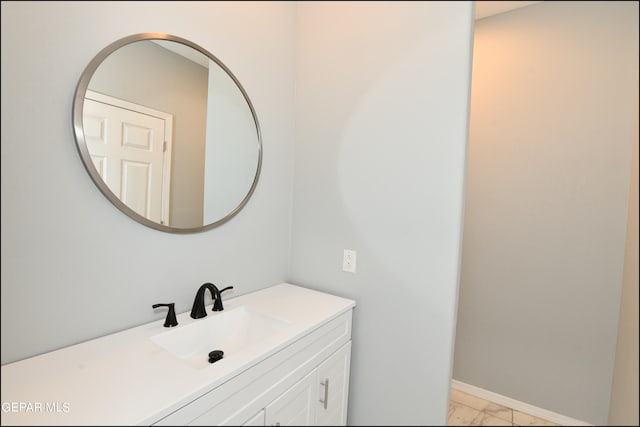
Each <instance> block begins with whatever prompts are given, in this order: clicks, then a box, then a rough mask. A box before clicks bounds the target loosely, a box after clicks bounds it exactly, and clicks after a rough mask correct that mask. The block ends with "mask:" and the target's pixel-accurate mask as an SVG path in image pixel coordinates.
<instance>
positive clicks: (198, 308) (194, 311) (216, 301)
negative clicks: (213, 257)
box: [191, 283, 233, 319]
mask: <svg viewBox="0 0 640 427" xmlns="http://www.w3.org/2000/svg"><path fill="white" fill-rule="evenodd" d="M207 289H209V291H210V292H211V298H212V299H213V310H212V311H222V310H224V308H223V307H222V298H221V296H220V294H221V293H222V292H224V291H226V290H228V289H233V286H227V287H226V288H224V289H222V290H218V288H217V287H216V285H214V284H213V283H205V284H203V285H202V286H200V288H199V289H198V292H196V299H195V300H194V301H193V308H191V318H193V319H200V318H201V317H205V316H206V315H207V311H206V309H205V308H204V293H205V291H206V290H207Z"/></svg>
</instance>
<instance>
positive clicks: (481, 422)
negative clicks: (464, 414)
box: [469, 411, 513, 426]
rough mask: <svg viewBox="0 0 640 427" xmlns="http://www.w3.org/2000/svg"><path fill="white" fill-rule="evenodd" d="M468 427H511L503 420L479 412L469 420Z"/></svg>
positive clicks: (509, 422) (508, 422) (509, 423)
mask: <svg viewBox="0 0 640 427" xmlns="http://www.w3.org/2000/svg"><path fill="white" fill-rule="evenodd" d="M469 425H470V426H512V425H513V424H512V423H511V421H507V420H503V419H502V418H497V417H494V416H492V415H490V414H488V413H486V412H484V411H482V412H480V414H478V416H476V417H475V418H474V419H473V420H471V424H469Z"/></svg>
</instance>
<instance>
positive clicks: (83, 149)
mask: <svg viewBox="0 0 640 427" xmlns="http://www.w3.org/2000/svg"><path fill="white" fill-rule="evenodd" d="M144 40H166V41H172V42H176V43H181V44H183V45H185V46H189V47H191V48H193V49H195V50H197V51H199V52H200V53H202V54H203V55H205V56H207V57H208V58H209V59H210V60H212V61H213V62H215V63H216V64H217V65H218V66H219V67H220V68H222V69H223V70H224V71H225V72H226V73H227V74H228V75H229V77H231V79H232V80H233V81H234V83H235V84H236V85H237V86H238V89H240V92H241V93H242V96H243V97H244V99H245V101H246V102H247V105H248V106H249V109H250V110H251V115H252V116H253V122H254V124H255V126H256V136H257V143H258V146H257V148H258V164H257V166H256V174H255V176H254V178H253V183H252V184H251V188H249V190H248V192H247V194H246V196H245V197H244V198H243V199H242V201H241V202H240V204H239V205H238V206H236V207H235V208H234V209H233V210H232V211H231V212H229V213H228V214H227V215H226V216H225V217H223V218H221V219H219V220H217V221H215V222H212V223H209V224H203V225H202V226H199V227H192V228H177V227H171V226H168V225H164V224H159V223H157V222H154V221H151V220H149V219H147V218H145V217H144V216H142V215H140V214H138V213H137V212H135V211H134V210H133V209H131V208H130V207H128V206H127V205H126V204H124V203H123V202H122V201H121V200H120V198H118V197H117V196H116V195H115V194H114V193H113V192H112V191H111V190H110V189H109V187H108V186H107V184H106V183H105V182H104V181H103V179H102V177H101V176H100V174H99V173H98V170H97V169H96V167H95V166H94V164H93V161H92V159H91V155H90V153H89V149H88V148H87V143H86V140H85V137H84V120H83V110H84V99H85V94H86V92H87V89H88V88H89V83H90V81H91V78H92V77H93V75H94V73H95V72H96V70H97V69H98V67H99V66H100V64H102V62H103V61H104V60H105V59H106V58H107V57H108V56H109V55H111V54H112V53H113V52H115V51H116V50H118V49H119V48H121V47H123V46H125V45H128V44H130V43H135V42H138V41H144ZM72 119H73V130H74V134H75V140H76V147H77V149H78V152H79V153H80V157H81V159H82V163H83V164H84V167H85V169H86V170H87V172H88V173H89V176H90V177H91V179H92V180H93V182H94V184H95V185H96V186H97V187H98V188H99V189H100V191H101V192H102V194H103V195H104V196H105V197H106V198H107V199H109V201H110V202H111V203H113V204H114V205H115V206H116V207H117V208H118V209H120V211H122V212H123V213H124V214H125V215H127V216H128V217H129V218H131V219H133V220H135V221H137V222H139V223H141V224H143V225H146V226H147V227H151V228H153V229H156V230H160V231H164V232H168V233H176V234H187V233H198V232H202V231H206V230H210V229H212V228H215V227H218V226H219V225H222V224H224V223H225V222H227V221H229V220H230V219H231V218H233V217H234V216H235V215H236V214H237V213H238V212H239V211H240V210H241V209H242V208H243V207H244V206H245V205H246V204H247V202H248V201H249V199H250V198H251V196H252V194H253V192H254V190H255V189H256V186H257V185H258V178H259V177H260V170H261V169H262V134H261V132H260V124H259V123H258V117H257V115H256V112H255V110H254V108H253V104H252V103H251V100H250V99H249V96H248V95H247V92H246V91H245V90H244V87H242V85H241V84H240V81H238V79H237V78H236V76H234V75H233V73H232V72H231V70H229V68H227V66H226V65H224V64H223V63H222V62H221V61H220V60H219V59H218V58H216V57H215V56H214V55H213V54H212V53H211V52H209V51H207V50H206V49H204V48H202V47H200V46H198V45H197V44H195V43H193V42H191V41H189V40H187V39H184V38H182V37H178V36H173V35H170V34H164V33H139V34H134V35H131V36H128V37H124V38H121V39H119V40H116V41H115V42H113V43H111V44H109V45H108V46H107V47H105V48H104V49H102V50H101V51H100V52H99V53H98V54H97V55H96V56H95V57H94V58H93V59H92V60H91V62H89V65H87V67H86V68H85V70H84V71H83V73H82V76H81V77H80V80H79V81H78V85H77V87H76V92H75V96H74V100H73V111H72Z"/></svg>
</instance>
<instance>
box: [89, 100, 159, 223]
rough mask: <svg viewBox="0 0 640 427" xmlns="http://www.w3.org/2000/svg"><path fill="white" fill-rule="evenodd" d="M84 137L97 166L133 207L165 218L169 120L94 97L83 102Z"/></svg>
mask: <svg viewBox="0 0 640 427" xmlns="http://www.w3.org/2000/svg"><path fill="white" fill-rule="evenodd" d="M84 128H85V140H86V142H87V146H88V147H89V151H90V152H91V157H92V159H93V163H94V165H95V166H96V169H97V170H98V171H99V173H100V175H101V176H102V179H103V180H104V181H105V183H106V184H107V186H108V187H109V189H110V190H111V191H112V192H113V193H114V194H115V195H116V196H117V197H118V198H119V199H120V200H121V201H122V202H123V203H124V204H125V205H127V206H128V207H129V208H131V209H132V210H134V211H135V212H137V213H138V214H139V215H141V216H144V217H145V218H147V219H150V220H152V221H154V222H158V223H160V222H164V223H166V220H164V221H163V218H162V217H163V210H162V209H163V201H162V196H163V185H165V184H164V176H163V174H164V167H163V163H164V141H165V121H164V120H163V119H161V118H158V117H154V116H150V115H147V114H143V113H139V112H136V111H132V110H130V109H126V108H121V107H117V106H114V105H110V104H106V103H103V102H99V101H94V100H91V99H85V104H84Z"/></svg>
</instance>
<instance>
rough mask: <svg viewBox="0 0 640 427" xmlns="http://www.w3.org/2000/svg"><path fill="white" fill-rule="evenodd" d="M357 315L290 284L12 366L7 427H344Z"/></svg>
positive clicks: (5, 387) (5, 370)
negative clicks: (168, 324) (216, 355)
mask: <svg viewBox="0 0 640 427" xmlns="http://www.w3.org/2000/svg"><path fill="white" fill-rule="evenodd" d="M354 307H355V302H354V301H352V300H348V299H345V298H340V297H336V296H333V295H329V294H325V293H322V292H317V291H313V290H310V289H306V288H302V287H299V286H295V285H291V284H287V283H283V284H280V285H276V286H272V287H269V288H266V289H263V290H260V291H257V292H253V293H250V294H246V295H241V296H238V297H236V298H229V299H225V300H224V311H220V312H212V311H211V306H209V307H208V308H207V313H208V316H207V317H205V318H202V319H196V320H194V319H191V318H190V317H189V313H188V312H187V313H182V314H180V315H178V316H177V320H178V326H176V327H174V328H165V327H163V323H164V320H159V321H155V322H152V323H149V324H146V325H142V326H139V327H136V328H132V329H129V330H126V331H123V332H119V333H116V334H112V335H108V336H105V337H102V338H97V339H94V340H91V341H87V342H85V343H82V344H78V345H74V346H71V347H67V348H63V349H60V350H57V351H53V352H50V353H46V354H43V355H40V356H36V357H32V358H29V359H25V360H21V361H19V362H15V363H10V364H7V365H4V366H2V424H3V425H43V424H46V425H54V424H57V425H96V424H101V425H133V424H144V425H150V424H154V425H345V424H346V417H347V399H348V391H349V364H350V355H351V316H352V311H353V308H354ZM212 350H222V351H223V352H224V357H223V358H222V359H221V360H219V361H217V362H215V363H209V362H208V357H207V355H208V353H209V352H210V351H212Z"/></svg>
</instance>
